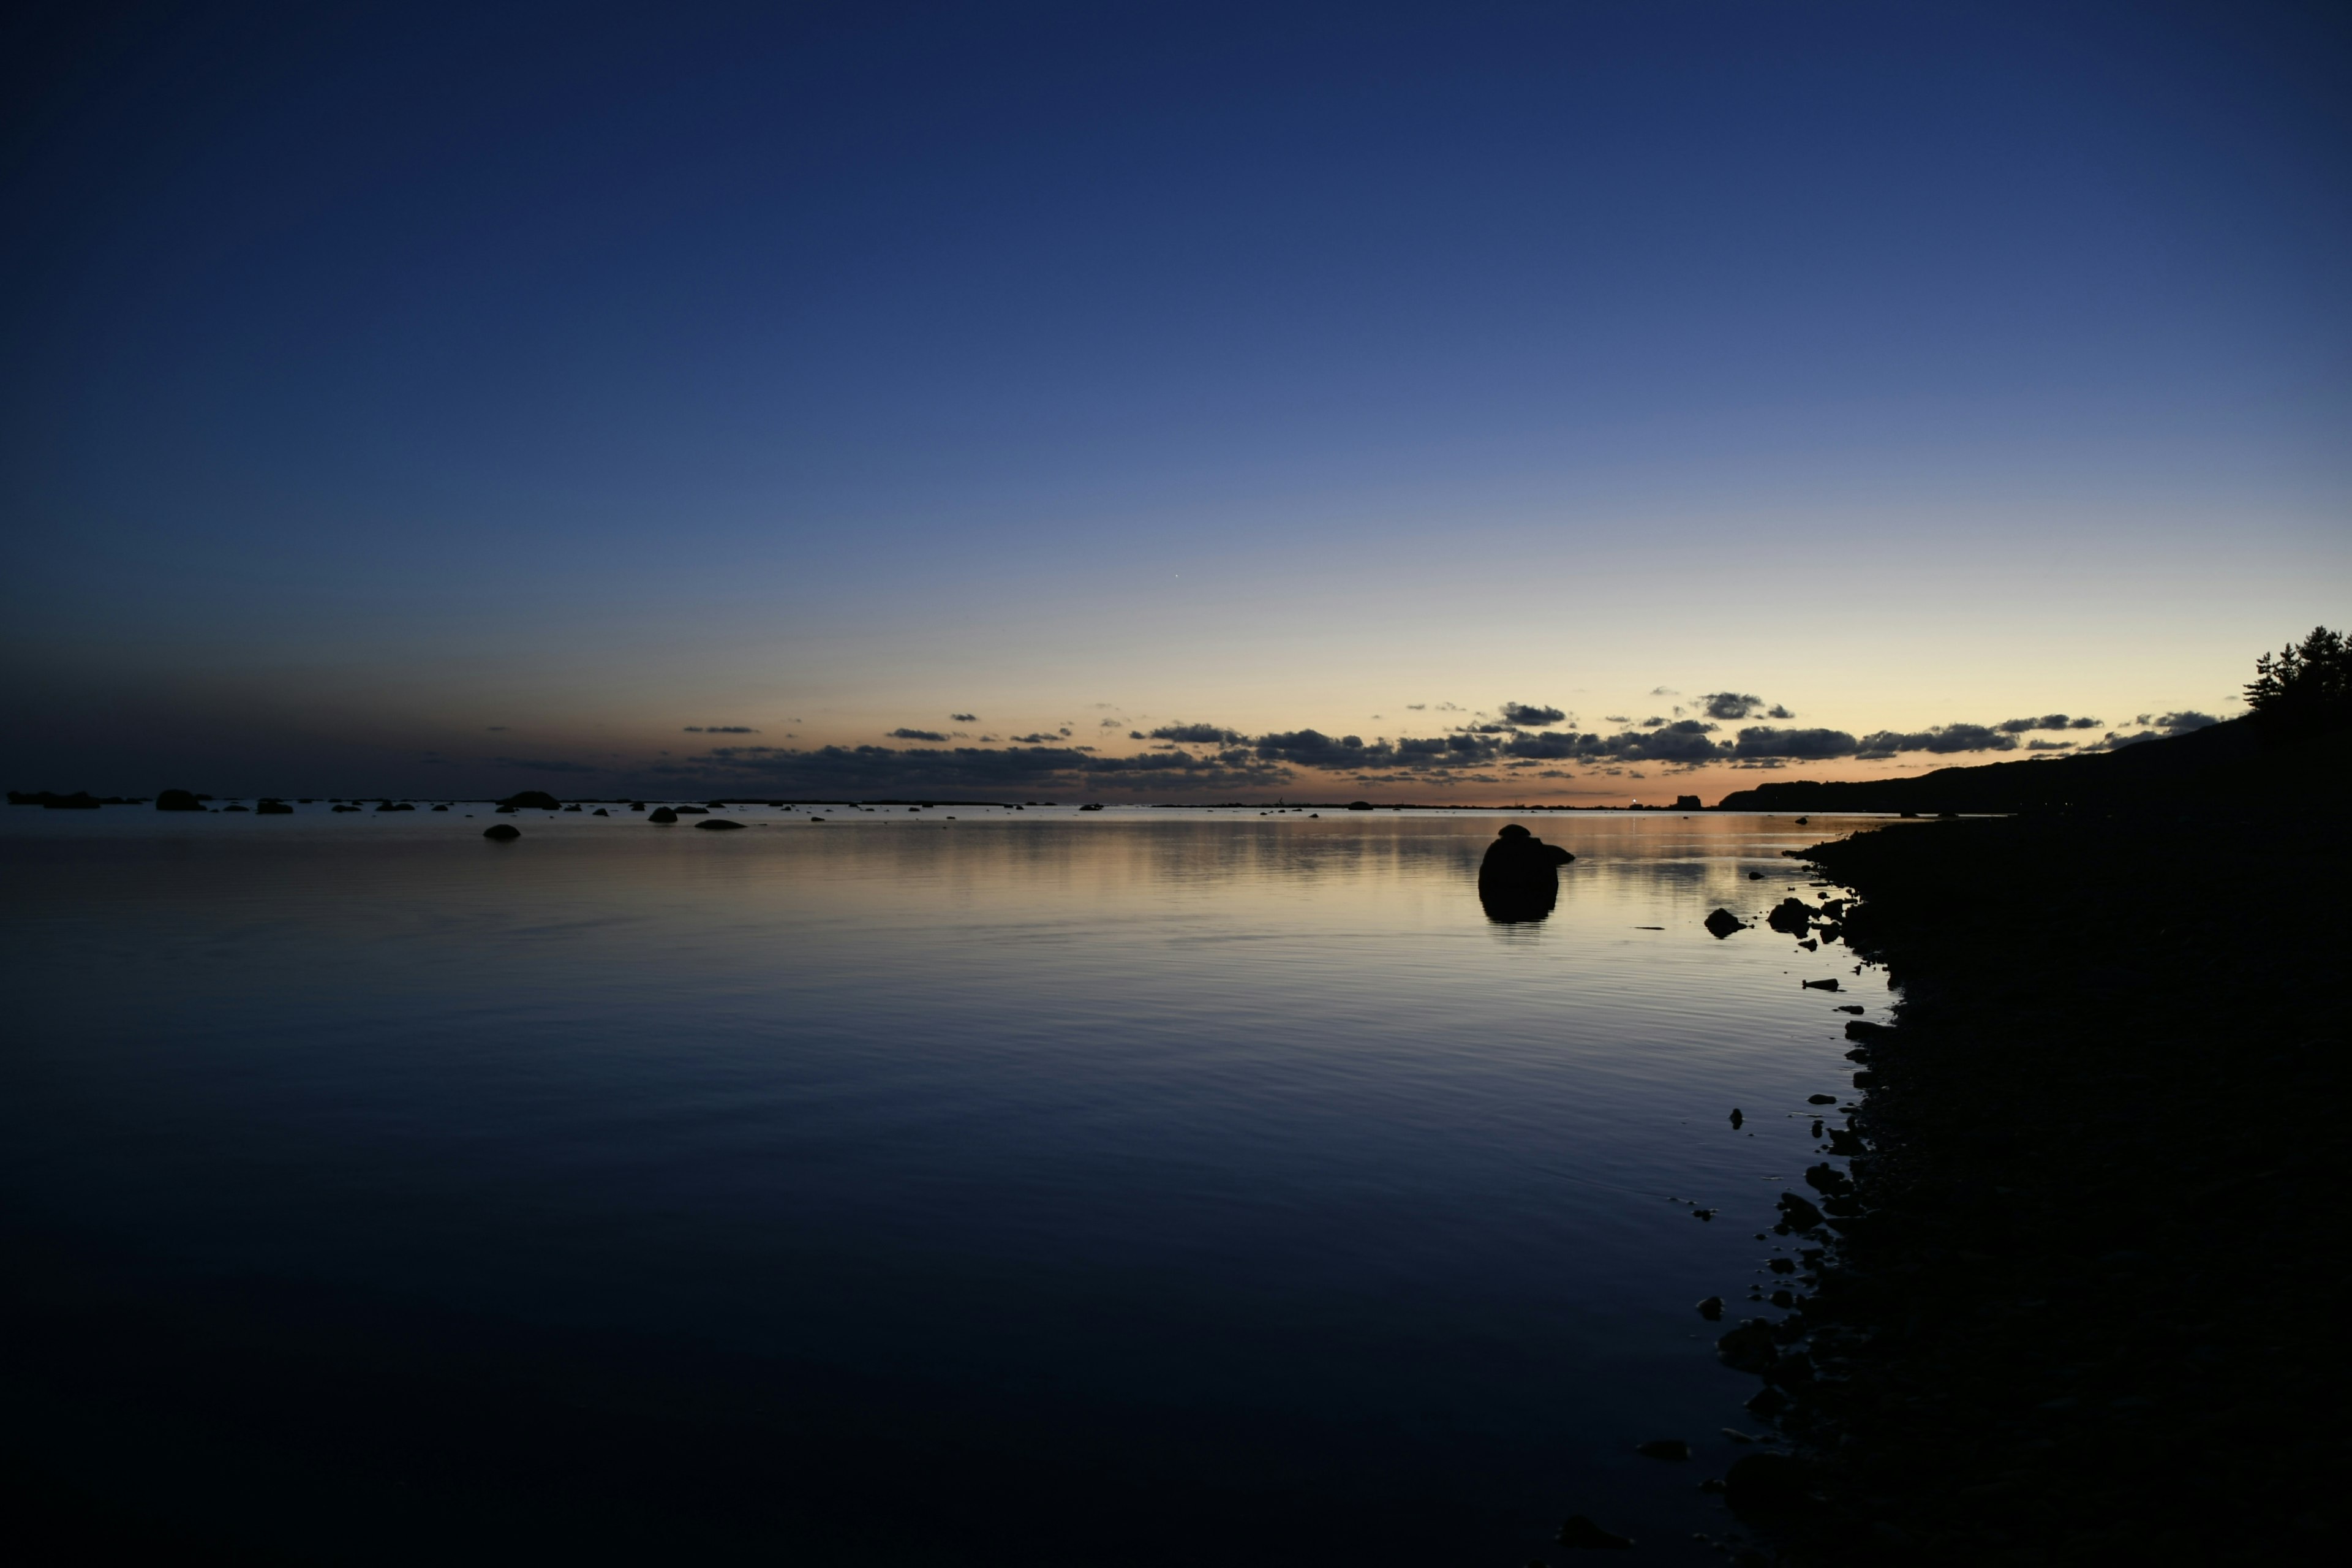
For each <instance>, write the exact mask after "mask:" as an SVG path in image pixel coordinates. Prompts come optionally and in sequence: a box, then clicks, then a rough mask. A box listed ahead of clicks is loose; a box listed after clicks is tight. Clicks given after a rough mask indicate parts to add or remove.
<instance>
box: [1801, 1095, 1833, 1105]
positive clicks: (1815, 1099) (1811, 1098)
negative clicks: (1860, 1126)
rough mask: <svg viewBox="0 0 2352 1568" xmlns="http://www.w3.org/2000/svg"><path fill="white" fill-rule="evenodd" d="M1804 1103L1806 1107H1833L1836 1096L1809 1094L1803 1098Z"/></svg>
mask: <svg viewBox="0 0 2352 1568" xmlns="http://www.w3.org/2000/svg"><path fill="white" fill-rule="evenodd" d="M1805 1103H1806V1104H1807V1105H1835V1104H1836V1103H1837V1096H1836V1095H1834V1094H1809V1095H1807V1096H1805Z"/></svg>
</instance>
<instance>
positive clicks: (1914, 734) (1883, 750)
mask: <svg viewBox="0 0 2352 1568" xmlns="http://www.w3.org/2000/svg"><path fill="white" fill-rule="evenodd" d="M2015 750H2017V737H2016V736H2014V735H2004V734H2002V733H2001V732H2000V731H1999V730H1996V729H1994V728H1993V727H1992V726H1990V725H1989V724H1938V725H1937V726H1935V727H1934V728H1932V729H1927V730H1915V731H1895V730H1877V731H1872V732H1871V733H1870V734H1867V735H1864V737H1863V738H1862V746H1861V749H1860V750H1859V751H1857V752H1855V753H1854V754H1855V755H1856V756H1860V757H1891V756H1893V755H1895V753H1896V752H1937V753H1938V754H1948V753H1950V752H2013V751H2015Z"/></svg>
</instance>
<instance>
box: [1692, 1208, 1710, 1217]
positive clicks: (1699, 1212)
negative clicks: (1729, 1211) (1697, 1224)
mask: <svg viewBox="0 0 2352 1568" xmlns="http://www.w3.org/2000/svg"><path fill="white" fill-rule="evenodd" d="M1714 1217H1715V1211H1714V1210H1713V1209H1693V1210H1691V1218H1693V1219H1713V1218H1714Z"/></svg>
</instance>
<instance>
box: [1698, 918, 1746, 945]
mask: <svg viewBox="0 0 2352 1568" xmlns="http://www.w3.org/2000/svg"><path fill="white" fill-rule="evenodd" d="M1706 929H1707V930H1708V931H1712V932H1714V933H1715V940H1716V941H1717V942H1721V941H1722V940H1723V939H1724V938H1725V937H1727V936H1729V935H1730V934H1731V933H1732V932H1733V931H1746V930H1747V929H1748V926H1747V923H1746V922H1745V921H1742V920H1740V918H1739V917H1738V915H1735V914H1733V913H1732V912H1731V911H1730V910H1716V911H1715V912H1714V913H1713V914H1711V915H1709V916H1707V917H1706Z"/></svg>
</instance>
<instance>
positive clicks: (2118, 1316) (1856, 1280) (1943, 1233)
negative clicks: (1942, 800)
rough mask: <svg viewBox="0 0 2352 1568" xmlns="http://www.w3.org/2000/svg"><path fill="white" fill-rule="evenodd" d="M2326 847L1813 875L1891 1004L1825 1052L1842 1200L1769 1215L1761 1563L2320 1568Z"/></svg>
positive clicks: (2340, 1450)
mask: <svg viewBox="0 0 2352 1568" xmlns="http://www.w3.org/2000/svg"><path fill="white" fill-rule="evenodd" d="M2347 847H2352V832H2347V827H2346V826H2345V824H2344V823H2343V822H2342V820H2341V819H2340V817H2336V816H2332V815H2330V814H2325V813H2304V814H2300V815H2289V814H2287V813H2285V812H2284V811H2280V812H2276V813H2261V814H2253V815H2237V816H2229V815H2225V814H2222V813H2219V812H2211V811H2208V812H2203V813H2198V814H2188V813H2176V812H2173V811H2168V810H2142V811H2138V812H2129V811H2119V812H2097V813H2094V812H2078V813H2052V814H2048V815H2043V816H2024V817H2011V818H2005V819H1997V820H1969V821H1955V822H1930V823H1918V824H1901V825H1890V826H1888V827H1885V828H1884V829H1880V830H1877V831H1874V832H1869V833H1864V834H1859V835H1856V836H1854V837H1851V838H1847V839H1844V840H1842V841H1839V842H1835V843H1831V844H1823V845H1820V846H1817V847H1814V848H1812V849H1810V850H1807V851H1805V852H1804V853H1803V855H1802V857H1801V858H1803V859H1806V860H1808V861H1810V862H1811V863H1812V864H1814V865H1817V866H1819V867H1821V868H1822V870H1823V871H1824V872H1825V873H1827V875H1828V876H1830V877H1831V878H1832V879H1834V880H1836V881H1838V882H1840V883H1843V884H1845V885H1846V886H1848V887H1851V888H1853V889H1855V890H1856V891H1857V892H1859V893H1860V894H1861V900H1860V901H1859V903H1858V904H1856V905H1854V906H1853V907H1852V908H1851V909H1849V910H1844V911H1843V936H1844V938H1845V940H1846V941H1847V942H1849V943H1850V944H1851V945H1852V946H1853V949H1854V951H1855V952H1857V953H1858V954H1859V955H1860V956H1863V957H1865V958H1868V959H1871V960H1873V961H1875V962H1878V963H1885V964H1886V965H1887V966H1888V968H1889V970H1890V972H1891V975H1892V978H1893V979H1894V980H1895V983H1896V984H1898V985H1900V987H1901V988H1902V993H1903V1001H1902V1002H1901V1004H1900V1005H1899V1007H1898V1009H1897V1013H1896V1023H1895V1026H1892V1027H1875V1028H1874V1027H1873V1026H1867V1025H1863V1024H1860V1023H1857V1024H1856V1025H1854V1026H1853V1027H1852V1029H1851V1030H1850V1033H1851V1034H1852V1035H1853V1036H1854V1037H1856V1038H1855V1045H1854V1047H1853V1057H1854V1058H1855V1061H1856V1066H1857V1068H1858V1070H1857V1072H1856V1074H1855V1079H1854V1082H1855V1086H1856V1088H1857V1089H1860V1090H1862V1091H1863V1092H1862V1094H1861V1095H1860V1097H1859V1100H1860V1103H1859V1105H1858V1107H1857V1108H1856V1109H1855V1110H1853V1114H1852V1115H1851V1117H1850V1121H1849V1126H1848V1127H1847V1128H1845V1129H1838V1128H1836V1127H1834V1126H1832V1127H1830V1128H1827V1129H1825V1131H1824V1136H1825V1138H1826V1139H1828V1140H1829V1142H1825V1143H1824V1145H1823V1149H1822V1152H1823V1154H1824V1155H1825V1156H1837V1155H1843V1156H1847V1157H1848V1158H1847V1161H1846V1170H1845V1171H1843V1172H1842V1171H1840V1170H1838V1169H1837V1168H1836V1167H1835V1166H1834V1165H1832V1164H1830V1163H1824V1164H1823V1165H1822V1166H1818V1167H1816V1168H1815V1170H1816V1173H1817V1174H1816V1176H1815V1180H1814V1185H1815V1187H1816V1188H1818V1189H1819V1190H1818V1191H1816V1192H1814V1193H1813V1194H1811V1196H1810V1197H1808V1196H1805V1195H1803V1194H1798V1195H1797V1197H1796V1206H1795V1207H1794V1208H1793V1209H1792V1208H1791V1207H1790V1202H1789V1200H1783V1205H1782V1216H1783V1223H1784V1224H1787V1225H1789V1226H1790V1227H1791V1229H1792V1230H1796V1231H1801V1232H1804V1233H1805V1239H1804V1242H1803V1245H1804V1246H1806V1247H1822V1249H1823V1250H1822V1253H1821V1254H1819V1255H1818V1256H1814V1255H1811V1254H1808V1255H1806V1256H1807V1269H1808V1272H1806V1273H1805V1274H1804V1275H1803V1276H1802V1277H1801V1280H1800V1283H1801V1286H1802V1288H1803V1289H1802V1293H1801V1295H1800V1296H1799V1297H1798V1298H1797V1300H1796V1301H1795V1306H1794V1310H1793V1311H1791V1312H1790V1314H1789V1315H1788V1316H1787V1317H1786V1318H1784V1319H1781V1320H1779V1321H1778V1322H1777V1324H1776V1325H1775V1327H1773V1328H1772V1329H1771V1330H1770V1331H1769V1335H1759V1334H1758V1333H1757V1332H1755V1331H1749V1338H1750V1339H1759V1338H1767V1339H1769V1345H1767V1346H1764V1347H1762V1348H1761V1349H1760V1352H1759V1346H1758V1345H1755V1344H1748V1343H1746V1342H1741V1343H1739V1344H1738V1345H1735V1346H1734V1347H1732V1348H1733V1349H1735V1350H1738V1351H1739V1352H1740V1353H1742V1354H1745V1355H1748V1357H1749V1358H1750V1359H1751V1360H1753V1361H1756V1362H1759V1363H1762V1364H1761V1366H1760V1370H1761V1371H1762V1374H1763V1376H1764V1378H1765V1380H1766V1388H1765V1390H1764V1392H1763V1393H1762V1394H1760V1395H1759V1401H1758V1405H1757V1406H1756V1407H1757V1408H1759V1409H1763V1410H1771V1411H1773V1412H1774V1413H1775V1419H1776V1420H1777V1421H1778V1423H1779V1425H1780V1427H1781V1429H1782V1430H1783V1431H1784V1432H1785V1433H1786V1434H1787V1435H1788V1436H1790V1438H1791V1439H1792V1440H1793V1443H1794V1445H1795V1447H1796V1448H1797V1451H1798V1457H1797V1458H1796V1459H1795V1460H1794V1461H1793V1462H1785V1461H1773V1462H1772V1464H1771V1466H1769V1467H1767V1468H1770V1469H1771V1470H1772V1473H1770V1474H1763V1473H1761V1472H1760V1471H1759V1474H1758V1475H1756V1476H1753V1477H1750V1478H1749V1479H1750V1480H1751V1481H1753V1482H1759V1483H1761V1484H1760V1485H1753V1486H1750V1487H1748V1488H1747V1489H1746V1490H1747V1491H1748V1496H1746V1497H1734V1498H1733V1499H1732V1501H1733V1503H1734V1504H1735V1506H1736V1507H1739V1508H1740V1511H1742V1512H1743V1513H1744V1514H1746V1515H1747V1516H1748V1519H1749V1521H1750V1522H1751V1523H1753V1524H1756V1525H1758V1526H1759V1528H1761V1529H1762V1530H1763V1531H1764V1532H1765V1533H1766V1534H1767V1536H1768V1537H1769V1539H1771V1540H1772V1541H1773V1542H1775V1543H1776V1545H1777V1547H1778V1549H1779V1554H1780V1557H1781V1558H1782V1559H1783V1560H1784V1561H1787V1562H1790V1563H1820V1564H1844V1563H1888V1562H1905V1563H1954V1564H1958V1563H1969V1564H1988V1563H2015V1564H2020V1565H2024V1564H2039V1563H2121V1562H2145V1563H2157V1562H2166V1563H2169V1562H2197V1563H2223V1562H2231V1563H2237V1562H2249V1563H2251V1562H2263V1563H2285V1562H2302V1561H2309V1560H2313V1559H2315V1558H2316V1557H2318V1556H2320V1555H2322V1554H2323V1553H2324V1554H2327V1555H2330V1556H2331V1557H2332V1555H2333V1552H2334V1551H2335V1550H2336V1549H2331V1548H2328V1547H2327V1545H2326V1542H2328V1541H2329V1540H2331V1539H2333V1538H2334V1537H2335V1536H2336V1534H2337V1533H2338V1532H2339V1531H2340V1530H2341V1528H2342V1527H2343V1524H2344V1519H2343V1515H2344V1513H2345V1511H2346V1510H2345V1508H2344V1504H2343V1501H2342V1498H2341V1495H2340V1493H2339V1492H2338V1491H2337V1489H2336V1485H2337V1478H2338V1477H2340V1476H2341V1475H2342V1474H2343V1473H2344V1466H2345V1461H2346V1459H2347V1449H2348V1448H2352V1441H2347V1433H2352V1424H2347V1421H2346V1418H2345V1414H2344V1405H2343V1399H2342V1394H2343V1389H2344V1384H2345V1374H2344V1373H2343V1371H2342V1367H2343V1363H2344V1354H2343V1349H2342V1345H2341V1342H2340V1337H2339V1335H2338V1334H2337V1331H2336V1323H2335V1321H2334V1315H2333V1311H2332V1310H2331V1309H2332V1308H2333V1307H2334V1306H2335V1305H2336V1287H2337V1286H2338V1284H2339V1282H2340V1280H2341V1279H2342V1278H2343V1275H2344V1263H2343V1257H2344V1244H2345V1239H2346V1237H2345V1234H2344V1233H2345V1228H2346V1227H2345V1221H2344V1217H2343V1214H2342V1211H2341V1209H2340V1207H2339V1206H2338V1205H2337V1203H2336V1189H2337V1187H2338V1185H2339V1184H2340V1180H2341V1177H2340V1172H2341V1170H2342V1156H2343V1154H2344V1152H2345V1146H2346V1142H2347V1138H2346V1134H2345V1132H2344V1131H2343V1122H2342V1117H2343V1114H2344V1112H2343V1109H2342V1107H2341V1105H2340V1104H2339V1102H2338V1100H2337V1095H2336V1086H2337V1083H2338V1081H2339V1079H2340V1077H2341V1073H2340V1068H2339V1067H2338V1063H2339V1062H2340V1061H2341V1059H2342V1058H2343V1054H2344V1051H2345V1047H2346V1034H2347V1028H2346V1021H2345V1020H2346V1014H2345V1010H2344V1008H2343V1006H2342V1005H2341V1003H2340V1001H2339V1000H2338V998H2337V996H2336V993H2338V992H2340V990H2341V988H2342V975H2343V973H2344V960H2343V956H2342V955H2343V941H2344V939H2343V935H2342V930H2341V928H2342V923H2343V919H2344V917H2343V915H2342V913H2341V911H2340V907H2339V905H2338V900H2341V899H2342V897H2343V895H2344V890H2345V889H2346V886H2347V881H2346V877H2345V872H2346V870H2347V864H2352V855H2347ZM1832 1121H1834V1119H1832ZM1849 1177H1850V1180H1849ZM1816 1205H1818V1206H1816ZM1823 1211H1826V1212H1823ZM1792 1250H1794V1246H1793V1244H1792ZM1735 1332H1736V1331H1735ZM1727 1359H1729V1352H1727ZM1734 1479H1738V1478H1737V1477H1735V1478H1734Z"/></svg>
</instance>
